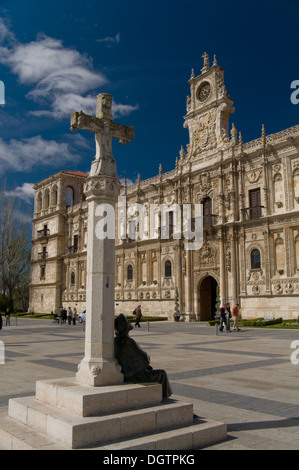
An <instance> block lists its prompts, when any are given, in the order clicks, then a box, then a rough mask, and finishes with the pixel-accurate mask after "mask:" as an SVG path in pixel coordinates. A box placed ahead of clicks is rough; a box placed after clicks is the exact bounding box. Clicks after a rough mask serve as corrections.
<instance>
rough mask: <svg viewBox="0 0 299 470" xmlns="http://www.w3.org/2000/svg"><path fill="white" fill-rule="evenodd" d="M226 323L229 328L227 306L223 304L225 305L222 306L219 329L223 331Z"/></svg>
mask: <svg viewBox="0 0 299 470" xmlns="http://www.w3.org/2000/svg"><path fill="white" fill-rule="evenodd" d="M224 325H225V327H226V328H227V326H226V312H225V307H224V306H223V307H221V308H220V328H219V331H223V328H224Z"/></svg>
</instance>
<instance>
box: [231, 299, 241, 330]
mask: <svg viewBox="0 0 299 470" xmlns="http://www.w3.org/2000/svg"><path fill="white" fill-rule="evenodd" d="M232 316H233V319H234V327H233V331H241V330H240V328H239V327H238V318H239V304H236V305H235V306H234V307H233V309H232Z"/></svg>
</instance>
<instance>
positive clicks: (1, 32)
mask: <svg viewBox="0 0 299 470" xmlns="http://www.w3.org/2000/svg"><path fill="white" fill-rule="evenodd" d="M14 41H15V36H14V34H13V33H12V32H11V31H10V29H9V26H8V25H7V23H6V21H5V20H4V18H0V43H3V42H14Z"/></svg>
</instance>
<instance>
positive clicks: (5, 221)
mask: <svg viewBox="0 0 299 470" xmlns="http://www.w3.org/2000/svg"><path fill="white" fill-rule="evenodd" d="M28 232H29V218H28V217H26V216H25V215H24V212H23V211H22V206H21V203H20V201H19V200H18V199H17V198H16V197H15V196H13V195H11V194H10V195H9V196H8V195H7V191H6V185H5V184H3V186H2V188H1V189H0V293H2V294H3V295H4V296H6V297H8V299H9V303H10V306H11V309H13V308H14V301H15V298H16V296H17V295H18V293H20V292H22V291H23V290H24V287H25V286H26V285H27V286H28V285H29V272H30V241H29V233H28Z"/></svg>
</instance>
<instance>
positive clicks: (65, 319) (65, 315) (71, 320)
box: [54, 306, 78, 325]
mask: <svg viewBox="0 0 299 470" xmlns="http://www.w3.org/2000/svg"><path fill="white" fill-rule="evenodd" d="M77 316H78V313H77V309H76V307H74V309H73V310H72V309H71V307H68V308H67V309H66V308H64V307H62V306H61V307H60V309H59V317H58V316H57V315H54V323H59V321H60V323H61V324H63V323H68V324H69V325H71V324H73V325H76V320H77Z"/></svg>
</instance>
